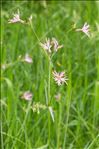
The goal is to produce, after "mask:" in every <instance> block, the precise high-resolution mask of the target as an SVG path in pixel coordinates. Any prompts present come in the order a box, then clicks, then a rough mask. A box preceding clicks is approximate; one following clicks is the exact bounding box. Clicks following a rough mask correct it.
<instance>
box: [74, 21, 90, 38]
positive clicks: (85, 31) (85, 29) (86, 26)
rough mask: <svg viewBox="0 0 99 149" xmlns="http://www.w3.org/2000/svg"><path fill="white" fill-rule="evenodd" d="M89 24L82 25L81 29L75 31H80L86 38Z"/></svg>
mask: <svg viewBox="0 0 99 149" xmlns="http://www.w3.org/2000/svg"><path fill="white" fill-rule="evenodd" d="M89 27H90V26H89V24H87V23H84V25H83V27H82V28H80V29H76V31H78V32H79V31H81V32H83V33H85V34H86V35H87V36H88V37H90V34H89V30H90V29H89Z"/></svg>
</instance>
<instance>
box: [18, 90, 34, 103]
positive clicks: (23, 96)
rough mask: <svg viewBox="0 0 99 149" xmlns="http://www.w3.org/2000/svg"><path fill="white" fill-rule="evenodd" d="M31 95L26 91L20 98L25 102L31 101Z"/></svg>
mask: <svg viewBox="0 0 99 149" xmlns="http://www.w3.org/2000/svg"><path fill="white" fill-rule="evenodd" d="M32 97H33V94H32V93H31V92H30V91H26V92H24V93H23V95H22V96H21V98H22V99H25V100H27V101H30V100H32Z"/></svg>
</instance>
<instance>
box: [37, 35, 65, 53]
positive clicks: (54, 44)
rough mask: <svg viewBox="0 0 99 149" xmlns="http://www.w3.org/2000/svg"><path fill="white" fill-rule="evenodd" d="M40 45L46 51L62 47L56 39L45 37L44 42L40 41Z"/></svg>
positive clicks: (54, 50)
mask: <svg viewBox="0 0 99 149" xmlns="http://www.w3.org/2000/svg"><path fill="white" fill-rule="evenodd" d="M40 45H41V47H42V48H43V49H44V50H45V51H46V52H47V53H48V54H51V53H52V52H57V51H58V49H60V48H62V47H63V45H59V43H58V41H57V40H56V39H55V38H52V40H51V39H49V38H48V39H46V41H45V43H40Z"/></svg>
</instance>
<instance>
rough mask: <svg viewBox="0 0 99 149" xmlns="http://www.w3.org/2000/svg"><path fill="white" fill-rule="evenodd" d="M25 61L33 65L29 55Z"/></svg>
mask: <svg viewBox="0 0 99 149" xmlns="http://www.w3.org/2000/svg"><path fill="white" fill-rule="evenodd" d="M24 61H25V62H27V63H32V62H33V61H32V58H31V57H30V56H29V55H28V54H26V55H25V58H24Z"/></svg>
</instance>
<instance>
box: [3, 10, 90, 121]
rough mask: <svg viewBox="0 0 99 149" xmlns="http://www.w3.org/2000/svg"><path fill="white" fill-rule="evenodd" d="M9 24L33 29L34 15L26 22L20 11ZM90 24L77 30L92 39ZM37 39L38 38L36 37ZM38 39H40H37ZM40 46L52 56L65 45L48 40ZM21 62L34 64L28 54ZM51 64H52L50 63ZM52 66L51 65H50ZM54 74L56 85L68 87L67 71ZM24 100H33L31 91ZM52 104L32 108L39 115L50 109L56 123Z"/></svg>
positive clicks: (24, 95) (58, 96)
mask: <svg viewBox="0 0 99 149" xmlns="http://www.w3.org/2000/svg"><path fill="white" fill-rule="evenodd" d="M8 23H22V24H28V23H30V25H31V27H32V15H31V16H30V17H29V18H28V21H25V20H23V19H21V17H20V12H19V10H18V12H17V13H15V14H14V15H13V18H12V19H10V20H9V21H8ZM89 30H90V29H89V24H87V23H85V24H84V25H83V27H82V28H78V29H76V31H77V32H79V31H81V32H83V33H85V34H86V35H87V36H88V37H90V33H89ZM34 34H35V35H36V33H35V32H34ZM36 37H37V36H36ZM37 38H38V37H37ZM39 44H40V46H41V47H42V48H43V49H44V51H45V52H46V53H47V54H48V55H49V56H50V55H51V54H53V53H56V52H57V51H58V50H59V49H61V48H63V45H60V44H59V43H58V41H57V40H56V38H54V37H53V38H51V39H50V38H46V40H45V42H44V43H42V42H40V43H39ZM19 60H21V61H24V62H27V63H29V64H30V63H32V62H33V60H32V58H31V56H30V55H29V54H28V53H26V54H25V56H24V57H22V56H20V57H19ZM49 61H51V59H49ZM49 64H50V63H49ZM49 66H50V65H49ZM5 68H6V65H2V69H5ZM50 70H51V69H50V67H49V77H48V78H49V81H48V84H49V87H48V88H49V89H48V95H49V97H48V98H49V100H50ZM52 74H53V79H54V80H55V82H56V84H57V85H58V86H61V85H63V84H64V83H66V85H68V83H67V81H68V78H67V76H66V74H65V71H62V72H57V71H56V70H54V71H53V72H52ZM21 98H22V99H24V100H26V101H31V100H32V98H33V94H32V93H31V92H30V91H25V92H24V93H23V94H22V96H21ZM55 98H56V100H57V101H60V98H61V94H60V93H58V94H57V95H56V96H55ZM49 103H50V102H48V105H47V106H46V105H43V104H41V103H39V102H38V103H36V102H33V106H32V107H31V108H32V110H33V112H37V113H38V114H39V113H40V111H41V110H42V109H43V110H45V109H49V111H50V114H51V117H52V120H53V121H54V111H53V108H52V106H51V105H50V104H49Z"/></svg>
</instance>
